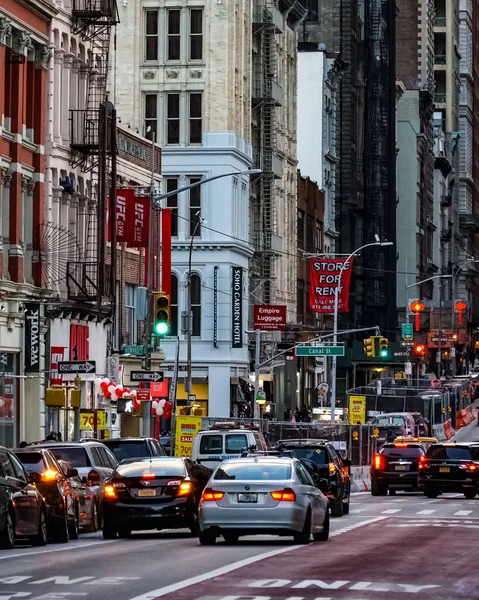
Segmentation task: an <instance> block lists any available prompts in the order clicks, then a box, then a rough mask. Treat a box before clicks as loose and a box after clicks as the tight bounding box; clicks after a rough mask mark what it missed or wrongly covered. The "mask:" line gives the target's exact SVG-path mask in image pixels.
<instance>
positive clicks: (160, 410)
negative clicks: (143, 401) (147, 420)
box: [156, 407, 164, 417]
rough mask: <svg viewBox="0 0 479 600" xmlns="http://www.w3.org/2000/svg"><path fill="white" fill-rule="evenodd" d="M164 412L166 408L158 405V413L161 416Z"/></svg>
mask: <svg viewBox="0 0 479 600" xmlns="http://www.w3.org/2000/svg"><path fill="white" fill-rule="evenodd" d="M163 412H164V410H163V409H162V408H160V407H158V408H157V409H156V414H157V415H158V416H159V417H161V415H162V414H163Z"/></svg>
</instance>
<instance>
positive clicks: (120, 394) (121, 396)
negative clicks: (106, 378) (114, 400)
mask: <svg viewBox="0 0 479 600" xmlns="http://www.w3.org/2000/svg"><path fill="white" fill-rule="evenodd" d="M124 393H125V390H122V389H121V388H117V389H116V390H115V394H116V395H117V396H118V398H123V394H124Z"/></svg>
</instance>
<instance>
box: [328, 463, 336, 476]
mask: <svg viewBox="0 0 479 600" xmlns="http://www.w3.org/2000/svg"><path fill="white" fill-rule="evenodd" d="M335 473H336V465H335V464H334V463H329V474H330V475H334V474H335Z"/></svg>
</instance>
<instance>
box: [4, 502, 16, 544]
mask: <svg viewBox="0 0 479 600" xmlns="http://www.w3.org/2000/svg"><path fill="white" fill-rule="evenodd" d="M14 547H15V521H14V518H13V513H12V510H11V509H8V510H7V512H6V513H5V521H4V523H3V531H2V532H1V533H0V548H3V549H4V550H11V549H12V548H14Z"/></svg>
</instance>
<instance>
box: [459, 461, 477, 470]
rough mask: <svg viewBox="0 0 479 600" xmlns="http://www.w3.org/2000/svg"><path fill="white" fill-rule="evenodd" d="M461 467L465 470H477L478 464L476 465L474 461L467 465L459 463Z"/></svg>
mask: <svg viewBox="0 0 479 600" xmlns="http://www.w3.org/2000/svg"><path fill="white" fill-rule="evenodd" d="M459 468H460V469H462V470H463V471H477V469H478V467H477V465H474V464H472V463H469V464H466V465H459Z"/></svg>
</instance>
